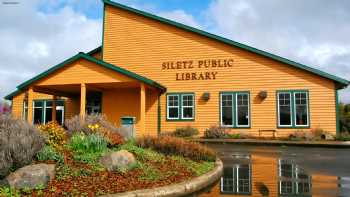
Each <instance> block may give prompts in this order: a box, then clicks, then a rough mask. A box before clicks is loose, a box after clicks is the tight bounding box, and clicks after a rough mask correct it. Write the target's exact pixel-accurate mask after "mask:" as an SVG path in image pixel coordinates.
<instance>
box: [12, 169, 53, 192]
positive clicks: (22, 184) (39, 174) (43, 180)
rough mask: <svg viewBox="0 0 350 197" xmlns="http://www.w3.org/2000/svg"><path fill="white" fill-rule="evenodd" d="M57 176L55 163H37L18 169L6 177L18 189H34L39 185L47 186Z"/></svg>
mask: <svg viewBox="0 0 350 197" xmlns="http://www.w3.org/2000/svg"><path fill="white" fill-rule="evenodd" d="M54 177H55V165H54V164H35V165H29V166H25V167H23V168H20V169H18V170H16V171H15V172H13V173H11V174H10V175H8V176H7V177H6V180H7V182H8V184H9V185H10V186H11V187H14V188H16V189H24V188H29V189H34V188H35V187H36V186H38V185H43V186H47V183H48V182H49V181H50V180H52V179H53V178H54Z"/></svg>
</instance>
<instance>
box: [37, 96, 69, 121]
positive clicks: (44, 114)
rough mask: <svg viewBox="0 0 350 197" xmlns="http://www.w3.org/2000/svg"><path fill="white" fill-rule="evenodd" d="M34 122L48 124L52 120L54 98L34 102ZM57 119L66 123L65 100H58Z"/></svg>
mask: <svg viewBox="0 0 350 197" xmlns="http://www.w3.org/2000/svg"><path fill="white" fill-rule="evenodd" d="M33 104H34V106H33V122H34V124H46V123H48V122H50V121H52V100H36V101H34V102H33ZM56 121H57V122H58V123H59V124H61V125H63V123H64V102H63V101H62V100H58V101H56Z"/></svg>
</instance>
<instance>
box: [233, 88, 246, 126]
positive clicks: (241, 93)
mask: <svg viewBox="0 0 350 197" xmlns="http://www.w3.org/2000/svg"><path fill="white" fill-rule="evenodd" d="M238 95H247V96H248V97H247V99H248V105H247V107H248V124H247V125H240V124H238ZM235 99H236V103H235V112H236V114H235V120H236V127H237V128H249V127H250V94H249V93H248V92H237V93H236V98H235Z"/></svg>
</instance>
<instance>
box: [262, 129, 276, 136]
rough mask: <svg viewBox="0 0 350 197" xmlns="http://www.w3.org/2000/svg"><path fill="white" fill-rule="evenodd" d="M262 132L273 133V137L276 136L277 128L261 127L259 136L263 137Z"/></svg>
mask: <svg viewBox="0 0 350 197" xmlns="http://www.w3.org/2000/svg"><path fill="white" fill-rule="evenodd" d="M262 133H272V137H273V138H276V130H275V129H259V137H261V134H262Z"/></svg>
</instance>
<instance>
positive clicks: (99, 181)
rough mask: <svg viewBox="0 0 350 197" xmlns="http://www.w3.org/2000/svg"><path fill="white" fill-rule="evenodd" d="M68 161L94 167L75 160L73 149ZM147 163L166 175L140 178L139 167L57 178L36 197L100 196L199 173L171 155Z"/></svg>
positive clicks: (175, 181)
mask: <svg viewBox="0 0 350 197" xmlns="http://www.w3.org/2000/svg"><path fill="white" fill-rule="evenodd" d="M65 164H67V165H69V166H70V167H73V168H80V169H81V168H85V169H89V168H90V166H89V165H88V164H83V163H79V162H75V161H74V160H73V159H72V158H71V155H70V153H69V152H65ZM145 164H146V165H151V166H152V167H153V168H155V169H157V170H158V171H159V172H160V174H163V175H166V176H162V178H161V179H157V180H144V179H141V178H140V177H141V176H142V175H143V172H142V170H141V169H137V168H136V169H133V170H129V171H128V172H126V173H119V172H108V171H99V172H95V173H93V174H91V175H90V176H78V177H74V176H68V177H67V178H65V179H63V180H57V179H53V180H52V181H50V182H49V184H48V186H47V188H46V189H45V190H44V191H43V192H42V194H41V195H38V192H37V191H33V192H32V196H98V195H102V194H113V193H120V192H127V191H133V190H139V189H150V188H155V187H161V186H165V185H170V184H174V183H179V182H183V181H186V180H189V179H191V178H193V177H195V174H193V173H192V172H191V171H189V170H188V169H187V168H186V167H184V166H181V165H180V164H178V162H176V161H174V160H172V159H171V158H170V157H167V159H166V160H165V161H163V162H151V161H149V162H147V163H145Z"/></svg>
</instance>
